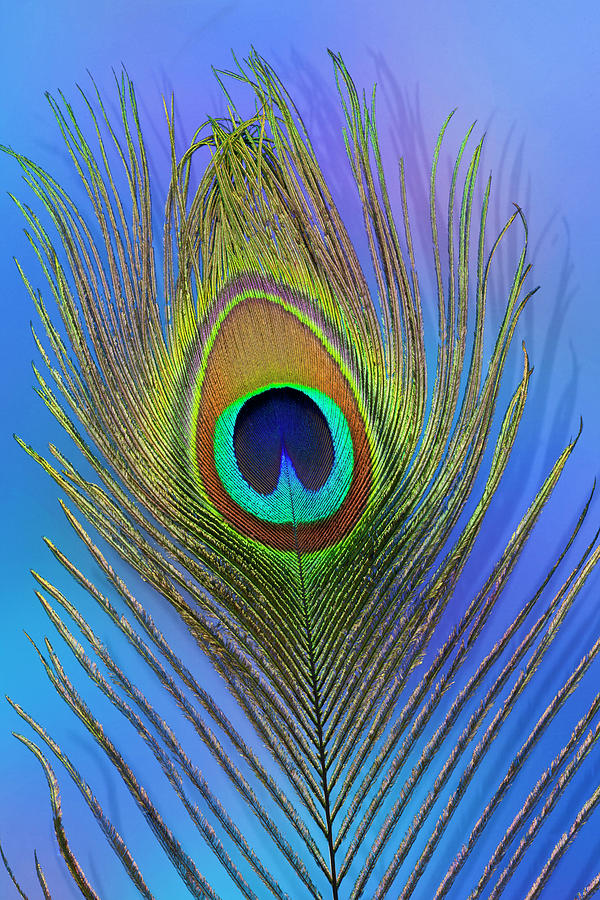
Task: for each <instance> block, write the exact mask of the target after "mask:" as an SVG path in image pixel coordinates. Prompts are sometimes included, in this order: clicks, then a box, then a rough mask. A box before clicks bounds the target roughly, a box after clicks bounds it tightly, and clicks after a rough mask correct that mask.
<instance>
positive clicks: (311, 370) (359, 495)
mask: <svg viewBox="0 0 600 900" xmlns="http://www.w3.org/2000/svg"><path fill="white" fill-rule="evenodd" d="M244 282H245V280H244V279H238V281H237V283H236V285H235V286H232V287H231V288H230V289H229V290H228V291H226V292H225V296H224V298H222V299H221V301H220V302H219V303H217V304H216V305H215V310H213V318H215V319H216V323H215V325H214V327H213V329H212V334H211V336H210V338H209V340H208V341H206V342H204V343H203V354H202V356H201V357H200V359H199V360H198V362H197V364H196V365H197V369H198V373H197V375H196V378H195V382H194V384H195V387H194V390H195V398H194V402H193V403H192V410H193V412H192V416H191V420H190V431H191V436H192V440H191V447H192V451H191V452H192V461H193V465H194V468H195V471H196V477H197V484H198V487H199V489H200V490H201V491H203V492H205V494H206V496H207V499H208V500H209V502H210V503H211V504H212V505H213V506H214V508H215V509H216V510H218V511H219V512H220V513H221V515H222V516H223V518H224V519H225V520H226V521H227V522H228V523H229V524H230V525H231V526H232V527H233V528H234V529H236V531H238V532H239V533H240V534H243V535H245V536H247V537H249V538H251V539H252V540H255V541H257V542H259V543H261V544H264V545H266V546H268V547H271V548H273V549H276V550H280V551H282V550H286V551H287V550H290V551H293V550H296V549H297V548H298V547H300V548H302V551H303V552H305V553H315V552H318V551H321V550H324V549H326V548H327V547H330V546H331V545H333V544H337V543H339V542H341V541H342V540H343V539H344V538H345V537H346V536H347V535H348V534H350V533H351V532H352V530H353V528H354V527H355V526H356V524H357V522H358V521H359V520H360V518H361V516H362V515H363V513H364V511H365V508H366V505H367V500H368V496H369V492H370V490H371V483H372V463H371V450H370V443H369V439H368V424H367V422H366V421H365V413H364V411H361V404H360V402H359V395H358V391H357V387H356V385H355V384H353V383H352V382H351V373H350V371H349V369H348V367H344V362H343V359H344V356H343V347H340V346H339V344H338V347H337V348H336V347H334V346H333V345H332V344H331V343H330V342H328V340H327V337H326V333H325V332H324V331H323V330H320V329H319V328H318V327H317V325H316V323H315V322H314V321H311V320H310V319H309V318H308V310H309V308H310V304H309V301H308V300H307V299H306V298H304V297H301V296H299V295H298V294H295V295H292V294H291V293H290V292H285V291H282V290H281V288H278V287H277V286H275V285H273V284H270V285H269V292H268V293H267V291H266V290H265V288H266V285H264V287H263V290H262V291H257V290H256V289H254V290H253V289H251V288H248V287H246V288H245V289H244V287H243V285H244ZM217 311H219V314H217Z"/></svg>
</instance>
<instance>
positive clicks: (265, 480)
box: [233, 387, 334, 495]
mask: <svg viewBox="0 0 600 900" xmlns="http://www.w3.org/2000/svg"><path fill="white" fill-rule="evenodd" d="M233 448H234V451H235V458H236V460H237V465H238V468H239V470H240V472H241V473H242V475H243V477H244V478H245V480H246V481H247V482H248V484H249V485H250V487H251V488H253V489H254V490H255V491H257V492H258V493H259V494H263V495H267V494H272V493H273V491H275V490H276V489H277V484H278V482H279V478H280V475H281V470H282V468H283V467H284V466H285V464H286V462H287V464H288V465H291V466H292V468H293V470H294V472H295V473H296V476H297V478H298V480H299V481H300V483H301V484H302V485H303V486H304V487H305V488H306V489H307V490H309V491H318V490H319V488H322V487H323V485H324V484H325V482H326V481H327V479H328V477H329V475H330V473H331V470H332V468H333V462H334V450H333V439H332V437H331V432H330V431H329V426H328V424H327V419H326V418H325V416H324V415H323V413H322V412H321V410H320V409H319V407H318V406H317V404H316V403H315V402H314V400H311V398H310V397H309V396H308V395H307V394H304V393H303V392H302V391H298V390H296V389H294V388H290V387H283V388H271V389H270V390H266V391H263V392H262V393H260V394H255V395H254V396H253V397H250V399H249V400H246V402H245V403H244V405H243V406H242V408H241V409H240V411H239V412H238V414H237V418H236V420H235V426H234V429H233Z"/></svg>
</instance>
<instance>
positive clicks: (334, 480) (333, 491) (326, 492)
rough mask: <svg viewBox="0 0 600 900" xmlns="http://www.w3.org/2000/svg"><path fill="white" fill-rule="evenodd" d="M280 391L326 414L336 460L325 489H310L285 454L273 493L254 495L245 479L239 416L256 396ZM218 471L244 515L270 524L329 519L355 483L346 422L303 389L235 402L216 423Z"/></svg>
mask: <svg viewBox="0 0 600 900" xmlns="http://www.w3.org/2000/svg"><path fill="white" fill-rule="evenodd" d="M277 388H290V389H292V390H294V391H299V392H300V393H301V394H303V395H305V396H307V397H308V398H310V400H312V402H313V403H314V404H315V405H316V407H317V408H318V410H319V411H320V412H321V414H322V415H323V417H324V419H325V421H326V423H327V426H328V429H329V433H330V435H331V441H332V443H333V461H332V465H331V470H330V472H329V475H328V477H327V479H326V481H325V482H324V484H323V485H322V486H320V487H319V488H318V489H317V490H311V489H309V488H307V487H306V486H305V484H303V482H302V480H301V479H300V478H299V477H298V474H297V473H296V471H295V469H294V466H293V464H292V462H291V460H290V459H289V458H288V457H287V456H286V455H285V454H284V455H282V459H281V466H280V471H279V478H278V480H277V485H276V487H275V489H274V490H273V491H272V492H271V493H268V494H265V493H261V492H259V491H257V490H255V489H254V488H253V487H252V485H251V484H250V483H249V482H248V480H247V479H246V478H245V477H244V476H243V475H242V473H241V471H240V468H239V465H238V462H237V459H236V452H235V447H234V432H235V427H236V422H237V421H238V415H239V414H240V411H241V410H242V408H243V407H244V405H245V404H246V403H247V401H248V400H250V399H251V398H252V397H256V396H258V395H261V394H264V393H266V392H267V391H272V390H274V389H277ZM214 459H215V467H216V470H217V473H218V475H219V478H220V479H221V482H222V484H223V487H224V488H225V490H226V491H227V493H228V494H229V496H230V497H231V498H232V499H233V500H234V501H235V502H236V503H237V504H238V505H239V506H241V507H242V508H243V509H244V510H246V511H247V512H249V513H251V514H252V515H254V516H257V517H258V518H259V519H262V520H263V521H266V522H271V523H273V524H278V525H283V524H290V523H292V522H295V523H296V524H300V523H302V524H305V523H309V522H316V521H319V520H321V519H326V518H327V517H328V516H331V515H333V513H335V512H336V511H337V510H338V509H339V508H340V506H341V505H342V503H343V501H344V498H345V497H346V494H347V493H348V490H349V488H350V484H351V482H352V472H353V466H354V453H353V449H352V437H351V435H350V429H349V428H348V423H347V422H346V418H345V416H344V415H343V413H342V411H341V410H340V408H339V406H338V405H337V404H336V403H335V402H334V401H333V400H332V399H331V398H330V397H328V396H327V395H326V394H324V393H322V392H321V391H318V390H316V389H315V388H310V387H306V386H305V385H300V384H291V383H278V384H269V385H265V386H264V387H262V388H260V389H259V390H257V391H252V392H251V393H249V394H247V395H245V396H244V397H240V398H239V399H238V400H236V401H235V402H234V403H231V404H230V405H229V406H228V407H227V408H226V409H225V410H224V411H223V412H222V413H221V415H220V416H219V418H218V419H217V421H216V423H215V433H214Z"/></svg>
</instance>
